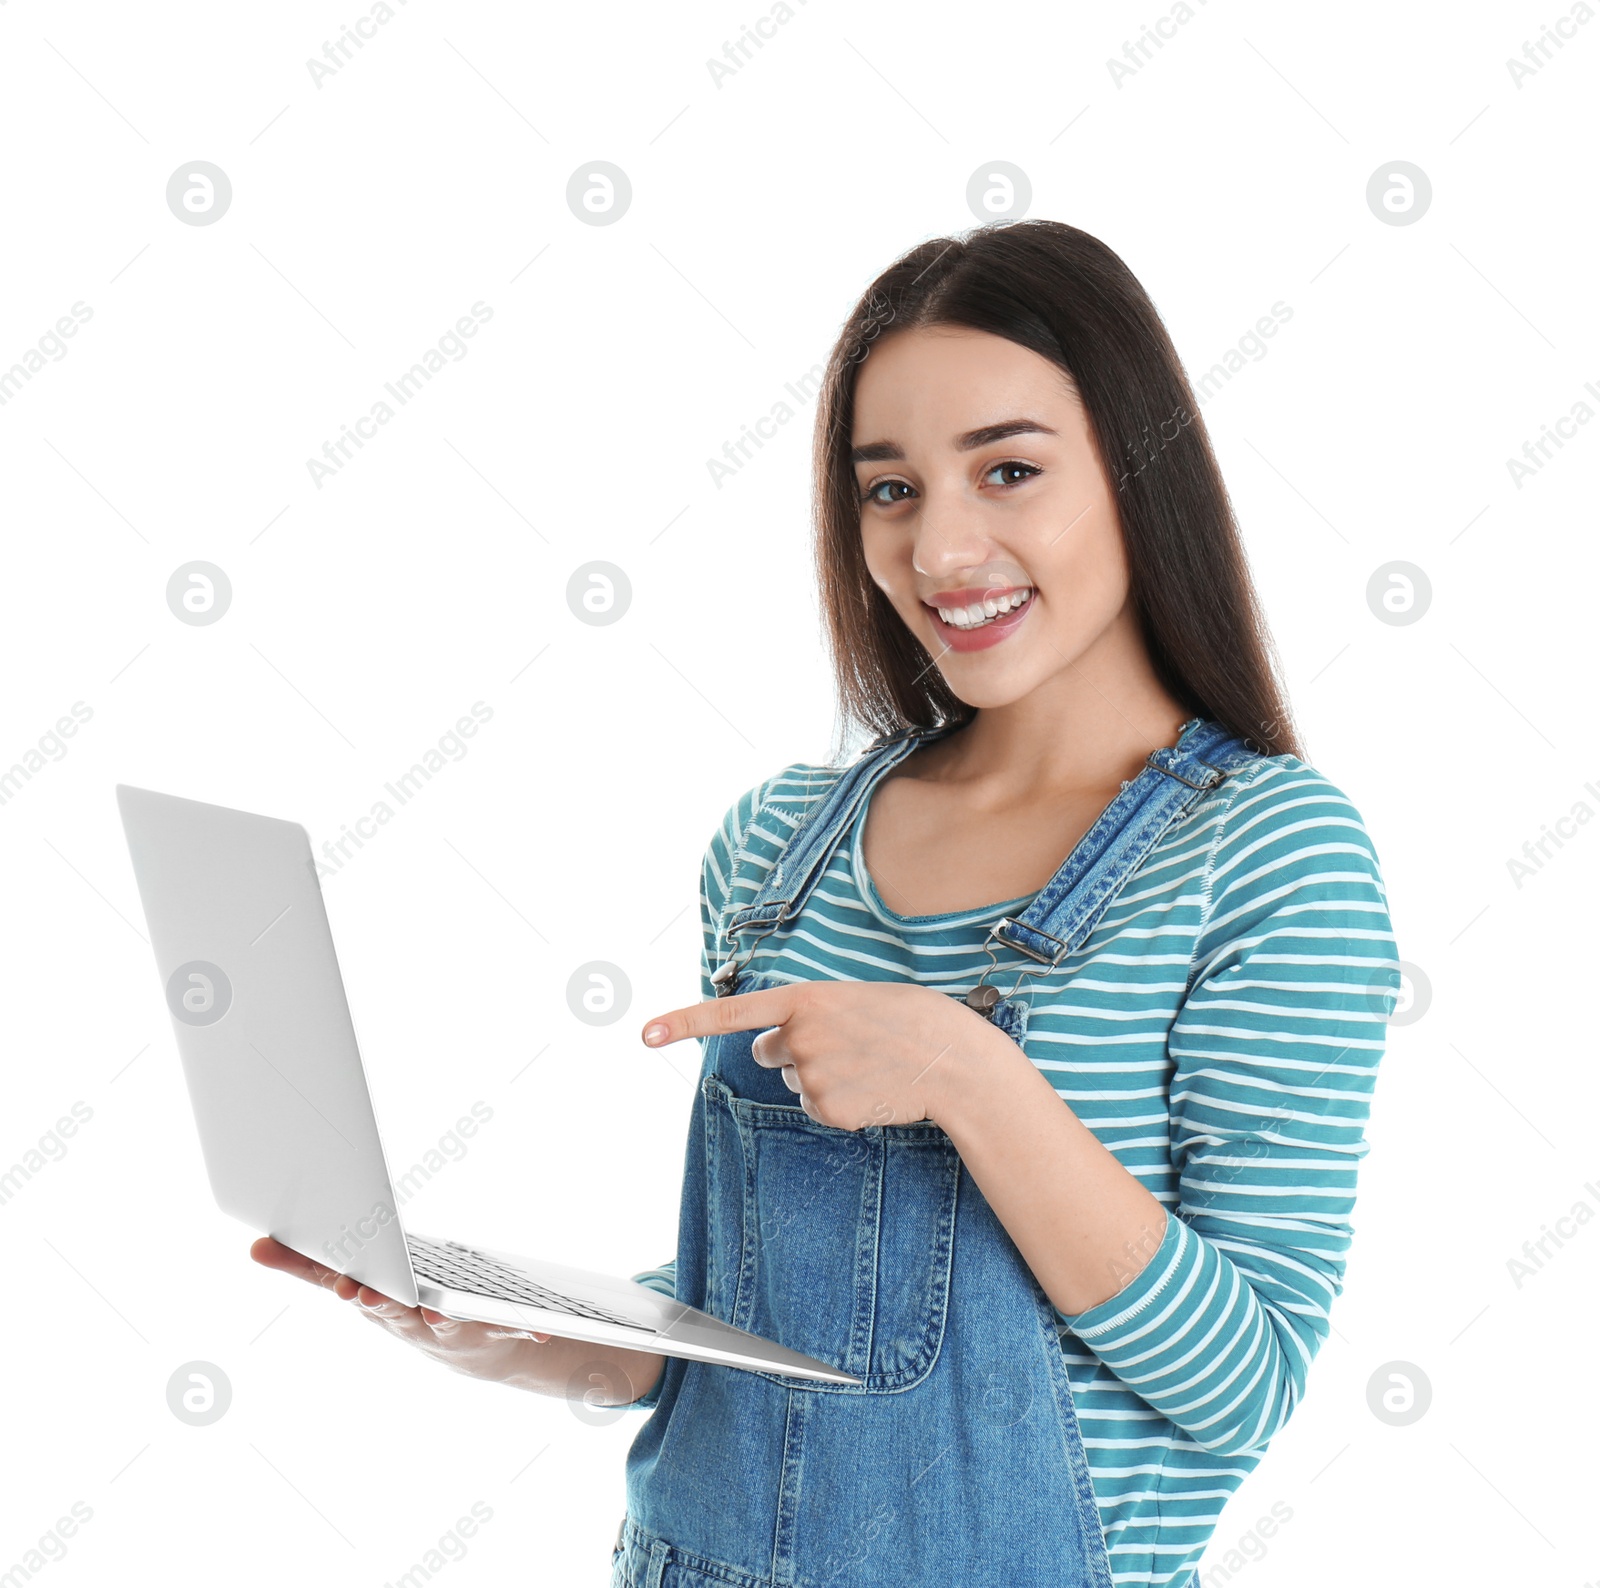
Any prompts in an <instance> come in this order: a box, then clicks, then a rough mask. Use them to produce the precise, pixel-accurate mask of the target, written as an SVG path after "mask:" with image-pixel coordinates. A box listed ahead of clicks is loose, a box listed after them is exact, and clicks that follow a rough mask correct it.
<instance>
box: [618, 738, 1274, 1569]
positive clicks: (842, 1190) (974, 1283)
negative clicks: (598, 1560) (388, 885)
mask: <svg viewBox="0 0 1600 1588" xmlns="http://www.w3.org/2000/svg"><path fill="white" fill-rule="evenodd" d="M942 731H946V730H934V731H932V732H929V731H926V730H909V731H907V732H906V733H903V734H899V735H895V736H892V737H890V738H888V739H886V740H883V741H880V742H879V743H878V744H875V745H874V746H872V747H870V748H869V750H868V751H867V753H866V754H865V755H864V756H863V758H862V759H861V760H860V761H859V762H858V763H856V764H855V765H854V766H852V767H851V768H849V769H848V771H847V772H846V773H845V774H844V776H842V777H841V778H840V779H839V780H838V782H837V783H836V784H835V785H834V786H833V787H832V789H831V790H830V791H829V794H828V795H827V796H826V797H825V798H824V799H823V800H821V801H820V802H819V804H818V806H817V807H816V808H815V809H814V810H813V811H812V812H811V814H810V815H809V816H808V817H807V819H806V820H805V822H804V823H803V824H802V825H801V827H800V828H799V829H797V831H796V832H795V834H794V835H793V837H792V838H791V840H790V842H789V844H788V846H787V848H786V850H785V853H784V855H783V856H782V857H780V861H779V863H778V864H777V865H775V866H774V867H773V868H772V870H771V872H770V873H769V875H768V877H767V879H766V882H765V883H764V885H763V887H762V889H761V891H760V892H759V893H758V894H757V896H756V898H755V900H754V901H752V903H751V904H750V905H748V906H746V907H745V908H744V909H742V910H740V911H738V912H736V913H735V914H734V915H733V916H732V917H731V918H730V920H729V921H728V923H727V925H726V928H725V937H726V940H727V941H728V942H729V944H730V945H736V944H739V943H740V942H741V937H742V942H743V944H746V945H747V944H748V943H749V942H750V941H751V940H752V938H753V937H754V936H756V935H759V932H760V931H764V930H766V929H768V928H775V929H782V928H784V927H786V926H790V925H792V924H793V923H794V921H795V919H796V918H797V917H798V916H799V914H800V912H801V911H802V910H803V908H804V905H805V900H806V898H807V896H808V895H809V893H810V890H811V888H812V886H813V885H814V884H815V882H816V880H817V878H818V877H819V876H820V875H821V872H822V870H823V868H824V867H825V865H826V862H827V857H828V855H829V854H830V852H831V851H832V848H833V846H834V845H835V844H836V843H837V842H838V840H839V838H840V837H841V835H842V834H843V833H845V832H847V831H848V830H849V825H850V822H851V820H852V818H853V817H854V815H855V813H856V811H857V809H858V807H859V804H860V801H861V800H863V799H865V798H867V797H868V795H869V794H870V791H871V789H872V787H873V786H874V785H875V784H876V782H877V781H878V779H879V778H880V777H882V776H883V775H884V774H885V773H886V772H887V771H888V770H890V768H891V767H893V766H895V765H897V764H898V763H899V762H900V761H901V760H903V759H904V757H905V756H906V755H907V754H909V753H910V751H911V750H912V749H914V748H915V747H916V745H917V744H918V743H919V742H923V741H925V740H926V739H927V738H930V737H937V736H938V734H939V733H940V732H942ZM1256 759H1257V757H1256V755H1255V754H1254V752H1252V751H1250V750H1248V749H1247V748H1246V747H1245V746H1244V745H1243V744H1242V743H1241V742H1240V741H1239V740H1237V739H1235V738H1233V737H1232V736H1231V735H1229V734H1228V733H1227V731H1226V730H1225V729H1223V728H1222V727H1221V726H1220V725H1219V724H1216V723H1213V722H1210V721H1207V720H1206V719H1203V718H1195V719H1192V720H1191V721H1190V722H1189V723H1187V724H1185V726H1184V729H1183V731H1182V733H1181V734H1180V736H1179V739H1178V743H1177V746H1176V747H1175V748H1164V749H1161V750H1158V751H1156V752H1155V753H1154V754H1152V756H1151V757H1150V758H1149V761H1148V762H1147V764H1146V766H1145V767H1144V769H1142V770H1141V772H1140V773H1139V774H1138V776H1136V777H1135V778H1133V779H1131V780H1130V781H1129V782H1128V783H1127V784H1126V785H1125V786H1124V787H1123V789H1122V791H1121V792H1120V793H1119V794H1118V795H1117V797H1116V798H1115V799H1114V800H1113V801H1112V802H1111V804H1110V805H1109V806H1108V807H1107V808H1106V810H1105V811H1104V813H1103V814H1102V815H1101V817H1100V818H1099V820H1098V821H1097V822H1096V823H1095V825H1094V826H1093V827H1092V828H1091V829H1090V830H1089V832H1088V833H1086V834H1085V835H1084V837H1083V839H1082V840H1081V841H1080V842H1079V843H1078V845H1077V846H1076V847H1075V848H1074V850H1073V852H1072V854H1071V855H1070V856H1069V857H1068V859H1067V860H1066V862H1064V863H1063V865H1062V867H1061V868H1060V870H1059V871H1058V872H1057V873H1056V875H1055V876H1054V877H1053V878H1052V879H1051V881H1050V882H1049V883H1048V884H1047V885H1046V886H1045V888H1044V889H1043V890H1041V892H1040V893H1039V895H1038V896H1037V897H1036V898H1035V900H1034V901H1033V902H1032V903H1031V904H1030V905H1029V906H1028V908H1027V909H1026V910H1024V911H1023V912H1022V914H1021V915H1020V916H1018V917H1015V918H1010V919H1008V918H1002V919H1001V920H1000V921H999V922H998V923H997V925H996V927H995V936H996V937H997V938H998V939H999V941H1000V942H1001V943H1002V944H1004V945H1006V946H1007V947H1009V948H1011V949H1012V950H1014V951H1015V952H1017V953H1020V954H1022V955H1024V956H1027V957H1029V958H1032V959H1035V960H1039V961H1042V962H1046V963H1051V964H1054V963H1057V962H1058V961H1059V960H1060V959H1061V958H1062V957H1063V956H1064V955H1066V954H1068V953H1070V952H1071V951H1072V950H1073V949H1074V948H1075V947H1076V946H1077V945H1078V944H1080V943H1081V942H1082V941H1083V940H1084V939H1085V938H1086V937H1087V936H1088V934H1089V932H1090V931H1091V930H1092V928H1093V926H1094V924H1095V923H1096V922H1097V921H1098V920H1099V918H1100V916H1101V915H1102V914H1103V913H1104V910H1105V908H1106V906H1107V904H1108V903H1109V902H1110V901H1111V899H1112V898H1113V897H1115V895H1116V893H1117V891H1118V889H1120V888H1121V887H1122V885H1123V884H1124V883H1125V882H1126V880H1127V879H1128V877H1129V876H1131V875H1132V874H1133V872H1134V871H1135V870H1136V869H1137V868H1138V866H1139V864H1140V862H1141V861H1142V860H1143V859H1144V858H1145V856H1146V855H1147V854H1148V853H1149V851H1150V849H1151V848H1153V847H1154V845H1155V844H1156V842H1157V841H1158V840H1159V839H1160V837H1161V835H1162V834H1163V833H1164V832H1165V831H1166V830H1167V829H1168V827H1169V826H1170V825H1171V824H1172V822H1173V821H1175V820H1176V819H1178V818H1179V817H1180V816H1181V815H1182V814H1183V813H1184V812H1185V811H1187V810H1188V809H1189V808H1190V806H1191V805H1193V804H1194V803H1195V801H1196V800H1197V799H1198V798H1199V797H1200V795H1201V793H1202V792H1203V791H1204V790H1206V789H1208V788H1210V787H1212V786H1213V785H1214V784H1215V783H1217V782H1218V781H1220V780H1221V779H1222V778H1224V777H1226V776H1229V775H1231V774H1232V773H1233V772H1235V771H1238V770H1240V769H1241V768H1243V767H1246V766H1250V765H1253V764H1254V763H1255V761H1256ZM741 952H742V950H741ZM775 985H780V983H778V982H776V981H774V980H772V979H771V978H767V977H762V976H752V975H750V974H748V973H747V972H745V971H744V970H741V971H740V973H739V975H738V978H737V979H736V980H735V982H734V984H733V990H734V991H735V992H738V993H744V992H750V991H754V990H756V989H757V988H760V987H765V986H775ZM1026 1013H1027V1007H1026V1002H1025V1001H1024V1000H1023V999H1002V1000H1001V1001H1000V1003H998V1004H997V1005H996V1006H995V1008H994V1010H993V1011H992V1012H991V1014H990V1018H991V1019H992V1020H993V1021H994V1022H995V1023H996V1024H997V1025H998V1026H1000V1028H1001V1029H1002V1030H1005V1031H1006V1032H1007V1034H1008V1035H1010V1036H1011V1037H1012V1038H1013V1040H1015V1041H1017V1042H1018V1043H1019V1044H1020V1043H1021V1042H1022V1041H1023V1039H1024V1037H1025V1034H1026ZM757 1035H759V1033H758V1032H754V1031H740V1032H730V1033H725V1034H720V1035H715V1036H712V1037H709V1038H707V1039H706V1040H705V1043H704V1048H703V1053H702V1064H701V1071H700V1077H699V1082H698V1086H697V1089H696V1093H695V1098H694V1102H693V1105H692V1109H691V1114H690V1124H689V1138H688V1145H687V1150H686V1154H685V1163H684V1178H683V1189H682V1197H681V1202H680V1207H679V1223H678V1252H677V1266H676V1276H677V1296H678V1299H679V1300H681V1301H684V1302H686V1303H688V1304H689V1305H691V1306H695V1307H699V1308H702V1309H704V1310H705V1311H707V1312H710V1313H712V1314H714V1315H715V1316H717V1317H719V1318H722V1319H724V1320H725V1321H727V1322H729V1323H732V1324H733V1325H735V1326H736V1327H738V1328H742V1329H748V1330H751V1331H753V1332H755V1333H757V1334H761V1335H764V1336H767V1337H770V1338H772V1339H775V1340H778V1341H780V1342H782V1343H783V1344H784V1345H786V1346H789V1347H791V1348H792V1349H794V1350H798V1351H803V1352H805V1353H806V1354H807V1355H810V1356H814V1357H818V1358H820V1359H821V1360H823V1361H826V1362H830V1363H832V1364H834V1365H837V1366H839V1367H842V1368H844V1369H845V1370H846V1371H847V1372H850V1373H852V1374H854V1375H856V1376H857V1377H859V1378H860V1379H861V1380H862V1382H861V1383H860V1384H857V1385H840V1384H823V1383H817V1382H813V1381H809V1380H804V1379H797V1378H793V1377H790V1376H788V1375H785V1374H781V1373H774V1372H765V1371H754V1370H749V1369H741V1368H731V1367H726V1366H721V1365H717V1364H711V1363H703V1362H694V1361H690V1360H687V1359H685V1358H682V1357H668V1358H667V1360H666V1365H665V1368H664V1370H663V1372H662V1376H661V1379H660V1382H659V1383H658V1385H657V1387H656V1389H655V1391H654V1392H653V1400H654V1410H653V1411H652V1413H651V1415H650V1417H649V1418H648V1419H647V1420H646V1421H645V1423H644V1424H643V1426H642V1427H641V1428H640V1430H639V1432H638V1434H637V1435H636V1436H635V1439H634V1442H633V1445H632V1447H631V1448H630V1450H629V1452H628V1458H627V1474H626V1485H627V1514H626V1516H625V1518H624V1520H623V1525H622V1528H621V1534H620V1539H619V1543H618V1547H617V1548H616V1550H615V1551H614V1554H613V1570H612V1578H611V1581H612V1588H689V1585H696V1588H698V1585H702V1584H704V1585H708V1588H709V1585H711V1584H720V1585H730V1584H731V1585H737V1588H776V1585H779V1584H783V1585H791V1588H911V1585H913V1584H917V1585H927V1584H933V1583H953V1584H960V1585H961V1588H1111V1571H1110V1562H1109V1558H1108V1555H1107V1552H1106V1546H1105V1540H1104V1537H1103V1534H1102V1531H1101V1526H1100V1518H1099V1512H1098V1510H1097V1509H1096V1505H1095V1499H1094V1492H1093V1488H1092V1486H1091V1483H1090V1479H1089V1470H1088V1464H1087V1461H1086V1459H1085V1455H1084V1448H1083V1441H1082V1438H1081V1436H1080V1433H1079V1428H1078V1420H1077V1415H1076V1411H1075V1409H1074V1406H1073V1401H1072V1393H1071V1387H1070V1384H1069V1381H1068V1378H1067V1372H1066V1366H1065V1363H1064V1360H1063V1356H1062V1351H1061V1343H1060V1337H1059V1333H1058V1323H1057V1320H1056V1318H1055V1315H1054V1309H1053V1307H1052V1305H1051V1303H1050V1300H1049V1298H1048V1297H1047V1296H1046V1295H1045V1293H1044V1291H1043V1290H1042V1288H1041V1287H1040V1285H1039V1283H1038V1281H1037V1280H1036V1279H1035V1278H1034V1276H1033V1274H1032V1272H1031V1271H1030V1270H1029V1268H1028V1266H1027V1264H1026V1263H1025V1262H1024V1261H1023V1259H1022V1256H1021V1254H1020V1253H1019V1252H1018V1251H1017V1249H1016V1246H1015V1244H1014V1243H1013V1242H1012V1240H1011V1238H1010V1237H1009V1235H1008V1234H1007V1233H1006V1231H1005V1229H1004V1228H1003V1226H1002V1225H1001V1224H1000V1223H999V1221H998V1220H997V1219H996V1217H995V1215H994V1213H993V1211H992V1209H991V1208H990V1207H989V1204H988V1202H987V1201H986V1199H985V1198H984V1196H983V1194H982V1192H981V1191H979V1189H978V1187H977V1185H976V1184H975V1183H974V1181H973V1180H972V1178H971V1176H970V1175H969V1174H968V1172H967V1170H966V1167H965V1165H964V1164H963V1163H962V1161H961V1158H960V1155H959V1154H958V1153H957V1152H956V1150H955V1147H954V1146H953V1144H952V1143H951V1141H950V1139H949V1137H948V1136H947V1135H946V1134H945V1133H944V1131H943V1130H942V1129H941V1128H940V1127H939V1126H937V1125H935V1124H932V1123H931V1122H927V1121H924V1122H922V1123H919V1124H914V1125H867V1126H864V1127H862V1128H861V1129H859V1130H854V1131H852V1130H844V1129H840V1128H837V1127H834V1126H830V1125H823V1124H819V1123H818V1122H816V1121H815V1120H813V1119H811V1118H810V1117H809V1116H808V1115H807V1114H806V1113H805V1112H804V1111H803V1110H802V1109H801V1108H800V1107H799V1103H798V1099H797V1098H796V1096H795V1094H794V1093H793V1092H791V1091H790V1090H789V1088H788V1087H787V1086H786V1085H785V1084H784V1081H783V1078H782V1075H781V1073H780V1072H778V1071H776V1070H771V1069H766V1068H764V1067H762V1066H760V1065H758V1064H756V1063H755V1061H754V1060H753V1058H752V1057H751V1045H752V1043H753V1042H754V1040H755V1038H756V1036H757ZM641 1404H649V1403H648V1402H643V1403H641Z"/></svg>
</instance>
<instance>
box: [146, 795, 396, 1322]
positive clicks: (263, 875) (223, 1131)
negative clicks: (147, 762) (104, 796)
mask: <svg viewBox="0 0 1600 1588" xmlns="http://www.w3.org/2000/svg"><path fill="white" fill-rule="evenodd" d="M117 805H118V808H119V809H120V811H121V813H122V825H123V831H124V832H125V833H126V835H127V839H128V850H129V853H130V855H131V856H132V858H133V871H134V876H135V878H136V879H137V881H138V885H139V898H140V902H141V903H142V905H143V906H144V916H145V921H146V923H147V925H148V926H149V929H150V943H151V946H152V948H153V949H154V950H155V957H156V969H157V972H158V974H159V977H160V982H161V987H162V992H163V995H164V997H165V999H166V1005H167V1010H168V1012H169V1014H170V1015H171V1018H172V1029H173V1034H174V1036H175V1037H176V1039H177V1044H178V1052H179V1054H180V1056H181V1058H182V1061H183V1073H184V1078H185V1080H186V1081H187V1083H188V1087H189V1101H190V1103H191V1104H192V1105H193V1107H194V1118H195V1124H196V1125H197V1126H198V1127H199V1131H200V1145H201V1150H202V1151H203V1153H204V1155H205V1164H206V1173H207V1174H208V1176H209V1177H210V1180H211V1190H212V1193H213V1195H214V1196H215V1197H216V1200H217V1206H218V1207H220V1208H221V1209H222V1210H223V1212H225V1213H228V1214H231V1215H232V1216H233V1217H234V1218H236V1219H239V1220H241V1221H242V1222H244V1223H246V1224H248V1225H250V1226H251V1227H252V1228H253V1229H255V1230H257V1231H260V1232H262V1233H264V1234H268V1235H272V1236H275V1237H276V1238H277V1239H278V1240H280V1241H282V1242H283V1244H284V1245H285V1246H289V1247H292V1248H293V1249H294V1250H295V1251H297V1252H300V1253H301V1254H302V1255H304V1256H306V1257H310V1258H312V1259H314V1260H315V1261H317V1262H320V1263H324V1264H326V1265H327V1266H328V1267H329V1268H334V1269H337V1270H338V1271H339V1272H341V1273H346V1274H349V1275H350V1276H351V1277H352V1278H355V1279H358V1280H360V1281H361V1282H362V1283H363V1284H367V1285H371V1286H372V1287H373V1288H374V1289H375V1290H380V1291H382V1292H383V1293H384V1294H385V1295H387V1296H392V1297H394V1298H395V1299H396V1300H397V1301H402V1302H405V1303H406V1304H407V1305H408V1306H415V1305H416V1304H417V1287H416V1278H415V1275H414V1274H413V1272H412V1269H411V1260H410V1257H409V1256H408V1255H407V1252H406V1245H405V1234H404V1231H403V1229H402V1228H401V1224H400V1216H399V1209H398V1206H397V1204H396V1201H395V1195H394V1187H393V1183H392V1181H391V1180H390V1177H389V1166H388V1163H387V1161H386V1160H385V1158H384V1153H383V1142H382V1140H381V1139H380V1137H379V1134H378V1121H377V1116H376V1114H375V1112H374V1109H373V1106H372V1097H371V1093H370V1092H369V1091H368V1088H367V1077H366V1072H365V1070H364V1069H363V1067H362V1063H361V1052H360V1049H359V1047H358V1046H357V1044H356V1033H355V1026H354V1023H353V1022H352V1020H351V1018H350V1009H349V1006H348V1004H347V1003H346V1001H345V994H344V982H343V980H342V979H341V977H340V975H339V963H338V960H337V958H336V957H335V955H334V949H333V935H332V933H331V932H330V931H329V929H328V917H327V914H326V912H325V910H324V909H323V903H322V887H321V884H320V883H319V881H318V879H317V874H316V867H315V864H314V862H313V860H312V857H311V843H310V840H309V838H308V837H307V834H306V830H305V828H303V827H302V826H300V825H299V824H298V823H297V822H286V821H279V820H277V819H276V818H274V817H271V816H257V815H254V814H252V813H250V812H248V811H236V810H230V809H228V808H227V807H226V806H223V805H206V804H202V803H201V802H200V801H198V800H189V799H180V798H178V797H177V796H175V795H172V794H159V793H156V792H155V791H154V790H152V789H143V788H133V787H131V786H129V785H128V784H126V783H119V784H118V785H117Z"/></svg>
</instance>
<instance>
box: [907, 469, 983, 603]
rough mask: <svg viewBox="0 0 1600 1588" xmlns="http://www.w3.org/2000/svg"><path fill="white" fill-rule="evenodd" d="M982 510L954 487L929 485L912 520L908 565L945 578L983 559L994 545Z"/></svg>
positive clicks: (932, 576) (919, 570)
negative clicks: (984, 523) (987, 531)
mask: <svg viewBox="0 0 1600 1588" xmlns="http://www.w3.org/2000/svg"><path fill="white" fill-rule="evenodd" d="M981 520H982V514H981V513H979V512H978V511H977V510H976V509H975V508H974V506H973V505H972V504H971V503H969V502H967V501H966V500H965V499H964V498H963V497H962V495H961V493H960V491H958V490H948V489H945V490H941V489H940V488H939V487H937V486H933V485H930V486H928V487H927V488H925V490H924V494H923V498H922V500H921V501H920V502H919V503H918V504H917V513H916V517H915V518H914V519H913V521H912V531H911V537H912V538H911V566H912V567H913V568H915V569H916V570H917V572H918V573H921V574H924V575H926V576H927V577H929V578H931V579H941V580H943V579H945V578H946V577H947V576H948V575H950V574H952V573H958V572H960V571H961V570H962V569H965V568H975V567H977V566H978V565H979V564H980V563H982V562H984V561H985V560H986V559H987V558H988V557H989V556H990V554H991V553H992V552H993V550H994V547H993V545H992V543H991V542H990V540H989V537H988V536H987V535H986V534H985V532H984V529H983V525H982V522H981Z"/></svg>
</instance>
